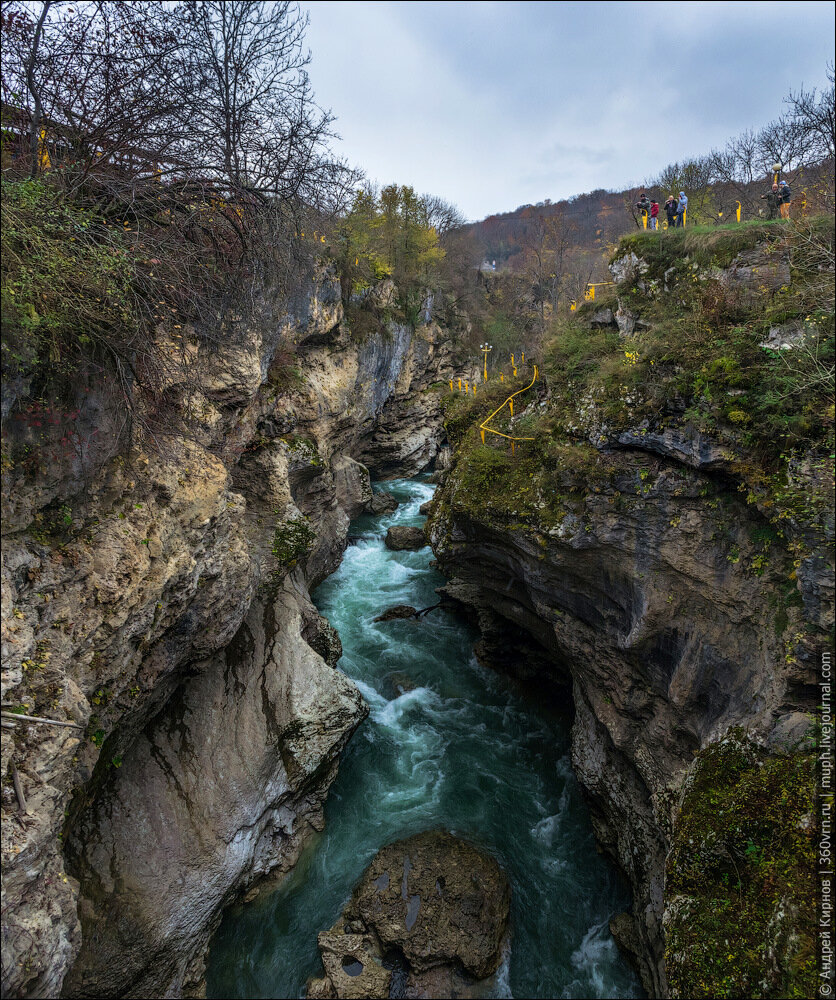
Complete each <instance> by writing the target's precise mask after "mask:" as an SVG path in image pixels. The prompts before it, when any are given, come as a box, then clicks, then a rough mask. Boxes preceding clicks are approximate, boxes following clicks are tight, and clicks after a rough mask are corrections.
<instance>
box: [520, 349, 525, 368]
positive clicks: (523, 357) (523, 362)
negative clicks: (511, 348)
mask: <svg viewBox="0 0 836 1000" xmlns="http://www.w3.org/2000/svg"><path fill="white" fill-rule="evenodd" d="M520 364H521V365H524V364H525V351H523V352H522V360H521V361H520Z"/></svg>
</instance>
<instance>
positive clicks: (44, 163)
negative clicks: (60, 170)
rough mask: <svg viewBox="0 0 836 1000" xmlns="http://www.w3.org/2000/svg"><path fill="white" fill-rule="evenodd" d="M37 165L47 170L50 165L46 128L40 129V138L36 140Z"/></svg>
mask: <svg viewBox="0 0 836 1000" xmlns="http://www.w3.org/2000/svg"><path fill="white" fill-rule="evenodd" d="M38 166H39V167H40V168H41V170H49V168H50V167H51V166H52V164H51V163H50V160H49V148H48V147H47V144H46V129H45V128H42V129H41V138H40V141H39V142H38Z"/></svg>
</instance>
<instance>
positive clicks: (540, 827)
mask: <svg viewBox="0 0 836 1000" xmlns="http://www.w3.org/2000/svg"><path fill="white" fill-rule="evenodd" d="M559 829H560V813H555V814H554V816H546V817H545V818H544V819H541V820H540V822H539V823H536V824H535V825H534V826H533V827H532V828H531V836H532V837H533V838H534V839H535V840H539V841H540V843H541V844H545V845H546V846H547V847H551V845H552V843H553V842H554V838H555V834H556V833H557V832H558V831H559Z"/></svg>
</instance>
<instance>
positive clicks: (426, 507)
mask: <svg viewBox="0 0 836 1000" xmlns="http://www.w3.org/2000/svg"><path fill="white" fill-rule="evenodd" d="M432 505H433V502H432V500H425V501H424V503H422V504H421V506H420V507H419V508H418V513H419V514H421V515H422V516H423V517H426V516H427V515H428V514H429V512H430V507H432Z"/></svg>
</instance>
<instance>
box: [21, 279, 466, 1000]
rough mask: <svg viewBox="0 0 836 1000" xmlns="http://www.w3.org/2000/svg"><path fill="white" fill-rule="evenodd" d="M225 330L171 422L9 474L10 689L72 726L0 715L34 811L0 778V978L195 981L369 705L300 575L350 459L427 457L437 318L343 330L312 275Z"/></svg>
mask: <svg viewBox="0 0 836 1000" xmlns="http://www.w3.org/2000/svg"><path fill="white" fill-rule="evenodd" d="M290 339H293V340H295V341H296V342H297V356H298V359H299V360H298V362H297V363H298V364H299V366H300V367H299V370H293V371H290V370H289V369H288V368H287V365H286V363H285V362H283V361H282V354H281V345H282V344H283V343H285V342H287V341H289V340H290ZM233 340H234V344H233V343H232V342H231V344H230V346H229V347H228V349H223V348H219V349H218V351H217V352H216V354H215V355H213V358H212V360H211V364H209V365H207V366H206V368H205V372H204V376H203V377H204V381H203V382H202V384H201V390H200V392H199V393H198V394H197V395H194V392H195V389H194V386H193V385H192V386H189V387H177V386H172V387H171V395H172V397H176V395H177V393H178V392H179V391H182V392H183V393H185V392H187V391H188V392H190V393H192V394H193V395H192V396H191V397H190V402H189V407H190V410H191V411H192V412H193V413H194V414H196V415H197V417H196V422H195V424H194V425H193V426H192V428H191V432H190V435H189V438H188V439H186V438H183V437H182V436H178V434H177V433H174V432H173V433H172V435H171V436H170V437H168V438H164V439H163V440H161V442H160V447H159V450H157V451H152V452H142V451H139V450H137V449H132V450H130V449H129V450H127V451H124V452H119V442H118V441H117V440H116V439H115V438H114V439H112V440H110V442H109V447H110V448H111V454H113V453H116V452H119V453H118V454H116V457H113V458H111V459H110V460H108V461H101V459H102V453H101V452H99V453H97V454H93V451H92V450H88V451H87V452H85V456H87V457H88V458H91V457H92V458H96V459H97V460H99V461H98V462H97V463H91V464H89V465H88V466H84V464H83V462H82V464H81V466H79V464H78V462H76V464H75V465H74V466H73V467H72V468H69V467H67V468H65V467H62V466H61V465H60V464H58V465H55V466H53V467H50V468H43V469H41V471H40V472H39V473H38V479H37V481H36V482H32V481H30V480H29V479H27V478H26V475H24V472H23V470H21V471H20V472H19V471H18V470H17V469H16V468H15V469H14V470H12V471H11V472H9V473H8V475H5V474H4V493H3V515H4V516H3V538H4V547H3V581H2V585H3V654H4V661H3V701H4V705H7V706H11V707H13V708H15V709H23V710H25V711H26V712H27V713H28V714H33V715H43V716H48V717H51V718H57V719H69V720H73V721H75V722H76V723H77V724H78V726H79V728H78V729H68V728H56V727H50V726H44V725H32V726H27V725H22V724H18V725H15V724H14V723H8V728H6V724H4V729H3V733H2V748H3V769H4V774H8V773H10V769H11V768H12V767H14V768H16V771H17V773H18V776H19V781H20V784H21V786H22V790H23V792H24V794H25V796H26V800H27V804H28V807H29V811H28V813H27V814H25V815H24V814H22V813H20V812H19V811H18V808H17V802H16V799H15V792H14V791H13V789H12V787H11V782H9V783H8V785H7V784H5V783H4V786H3V811H4V822H3V831H2V838H3V840H2V849H3V870H4V918H3V919H4V937H3V992H4V995H8V996H55V995H58V993H59V992H61V990H62V988H63V990H64V992H65V993H66V994H67V995H84V996H114V995H123V996H152V995H155V996H156V995H158V996H163V995H165V996H177V995H179V994H180V993H182V992H186V993H188V992H192V991H194V990H199V989H200V983H201V980H202V970H203V954H204V950H205V948H206V945H207V942H208V940H209V936H210V935H211V933H212V930H213V929H214V927H215V926H216V925H217V921H218V920H219V918H220V914H221V911H222V910H223V908H224V907H225V906H226V905H227V904H228V903H230V902H231V901H232V900H233V899H235V898H237V897H238V896H239V895H240V894H241V893H243V892H244V891H246V890H247V889H248V888H249V887H250V886H252V885H254V884H255V883H256V882H257V880H258V879H260V878H261V877H262V876H264V875H266V874H268V873H269V872H274V871H277V872H282V871H286V870H288V869H289V868H290V867H291V866H292V865H293V863H294V860H295V858H296V857H297V855H298V852H299V850H300V847H301V845H302V843H303V842H304V840H305V838H306V836H307V834H308V832H309V831H311V830H313V829H317V828H319V827H320V826H321V823H322V802H323V799H324V797H325V795H326V794H327V790H328V786H329V784H330V782H331V780H332V779H333V776H334V773H335V769H336V765H337V760H338V756H339V753H340V750H341V749H342V747H343V746H344V745H345V742H346V740H347V739H348V738H349V736H350V734H351V733H352V731H353V730H354V728H355V727H356V726H357V724H358V723H359V722H360V720H361V719H362V718H363V715H364V713H365V711H366V708H365V706H364V705H363V703H362V700H361V699H360V697H359V695H358V693H357V691H356V689H355V688H354V686H353V685H352V684H351V683H350V682H349V681H347V680H346V679H345V677H343V676H342V675H341V674H339V673H337V672H336V671H334V670H332V669H331V665H333V664H334V663H335V662H336V659H337V657H338V656H339V649H340V647H339V638H338V637H337V636H336V635H335V634H333V630H331V629H330V626H328V625H327V623H325V622H323V620H322V619H321V617H320V616H319V615H318V614H317V612H316V610H315V608H314V607H313V605H312V604H311V603H310V600H309V598H308V588H309V587H312V586H314V585H316V583H318V582H319V581H320V580H322V579H323V578H324V577H325V576H326V575H327V574H328V573H329V572H331V571H332V570H333V569H334V568H335V567H336V566H337V565H338V563H339V560H340V558H341V554H342V552H343V549H344V547H345V544H346V531H347V527H348V523H349V520H350V518H351V517H353V516H355V515H356V514H358V513H360V512H361V511H362V510H364V509H365V508H366V506H367V505H368V504H369V503H370V501H372V500H373V497H372V492H371V488H370V484H369V473H368V470H367V468H366V466H365V465H364V464H363V463H362V461H361V460H365V461H367V462H371V463H376V462H378V460H379V462H380V466H381V468H382V469H383V470H385V471H386V472H388V473H392V474H394V473H402V474H409V473H412V472H415V471H417V470H418V469H420V468H422V467H423V466H424V465H426V464H427V462H429V461H430V460H431V459H432V457H433V455H434V454H435V451H436V450H437V448H438V442H439V439H440V409H439V406H438V399H437V396H436V395H435V394H432V393H425V392H423V391H422V390H423V389H425V388H426V387H427V386H428V385H429V384H430V383H431V382H433V381H437V380H439V378H442V377H444V378H446V377H447V375H448V368H449V367H450V365H451V363H452V362H451V359H450V352H449V348H448V347H447V346H446V345H445V344H444V343H443V337H442V334H441V331H440V330H439V328H438V327H437V326H435V325H433V324H432V323H430V324H428V325H424V326H422V327H420V328H419V329H418V330H417V331H413V330H412V329H411V328H409V327H407V326H404V325H398V324H395V323H392V324H390V325H389V326H388V327H387V328H381V329H380V330H379V332H378V333H377V334H374V335H371V336H368V337H367V338H366V339H365V340H364V341H363V342H362V343H358V342H357V341H355V340H354V339H353V337H352V334H351V331H350V329H349V328H348V326H347V324H346V321H345V318H344V315H343V310H342V305H341V302H340V296H339V285H338V283H337V282H336V281H334V280H331V279H325V280H323V281H321V282H320V283H319V284H318V285H317V286H316V287H315V288H314V289H312V291H311V294H310V295H309V297H308V298H307V299H306V300H304V301H303V302H301V303H300V304H299V305H298V307H297V308H296V309H295V312H294V314H293V315H287V314H286V313H285V312H284V311H283V309H282V306H281V303H275V302H274V303H268V302H267V301H266V300H265V303H264V304H263V308H262V310H261V314H260V316H258V317H257V318H256V319H255V320H253V321H252V322H251V323H250V324H249V325H248V326H247V327H246V328H245V329H238V330H237V331H236V335H235V337H234V338H233ZM9 391H14V387H10V389H9ZM406 400H409V413H408V415H406V414H405V413H404V411H403V406H404V404H405V401H406ZM5 402H6V401H4V403H5ZM83 406H84V407H86V408H87V410H89V411H90V415H89V419H90V421H91V425H90V426H91V428H92V427H93V426H98V427H99V428H101V429H102V435H103V436H104V435H105V434H106V432H107V428H108V427H110V426H111V425H114V426H121V423H120V421H119V420H118V415H117V414H110V413H107V412H102V413H98V414H97V413H96V412H94V411H95V406H92V404H91V402H90V399H89V398H87V397H85V402H84V403H83ZM91 406H92V409H91ZM102 406H104V403H102ZM81 408H82V407H81V404H80V409H81ZM85 412H86V411H85ZM384 439H385V445H384V444H381V442H382V441H384ZM94 440H97V439H94Z"/></svg>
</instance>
